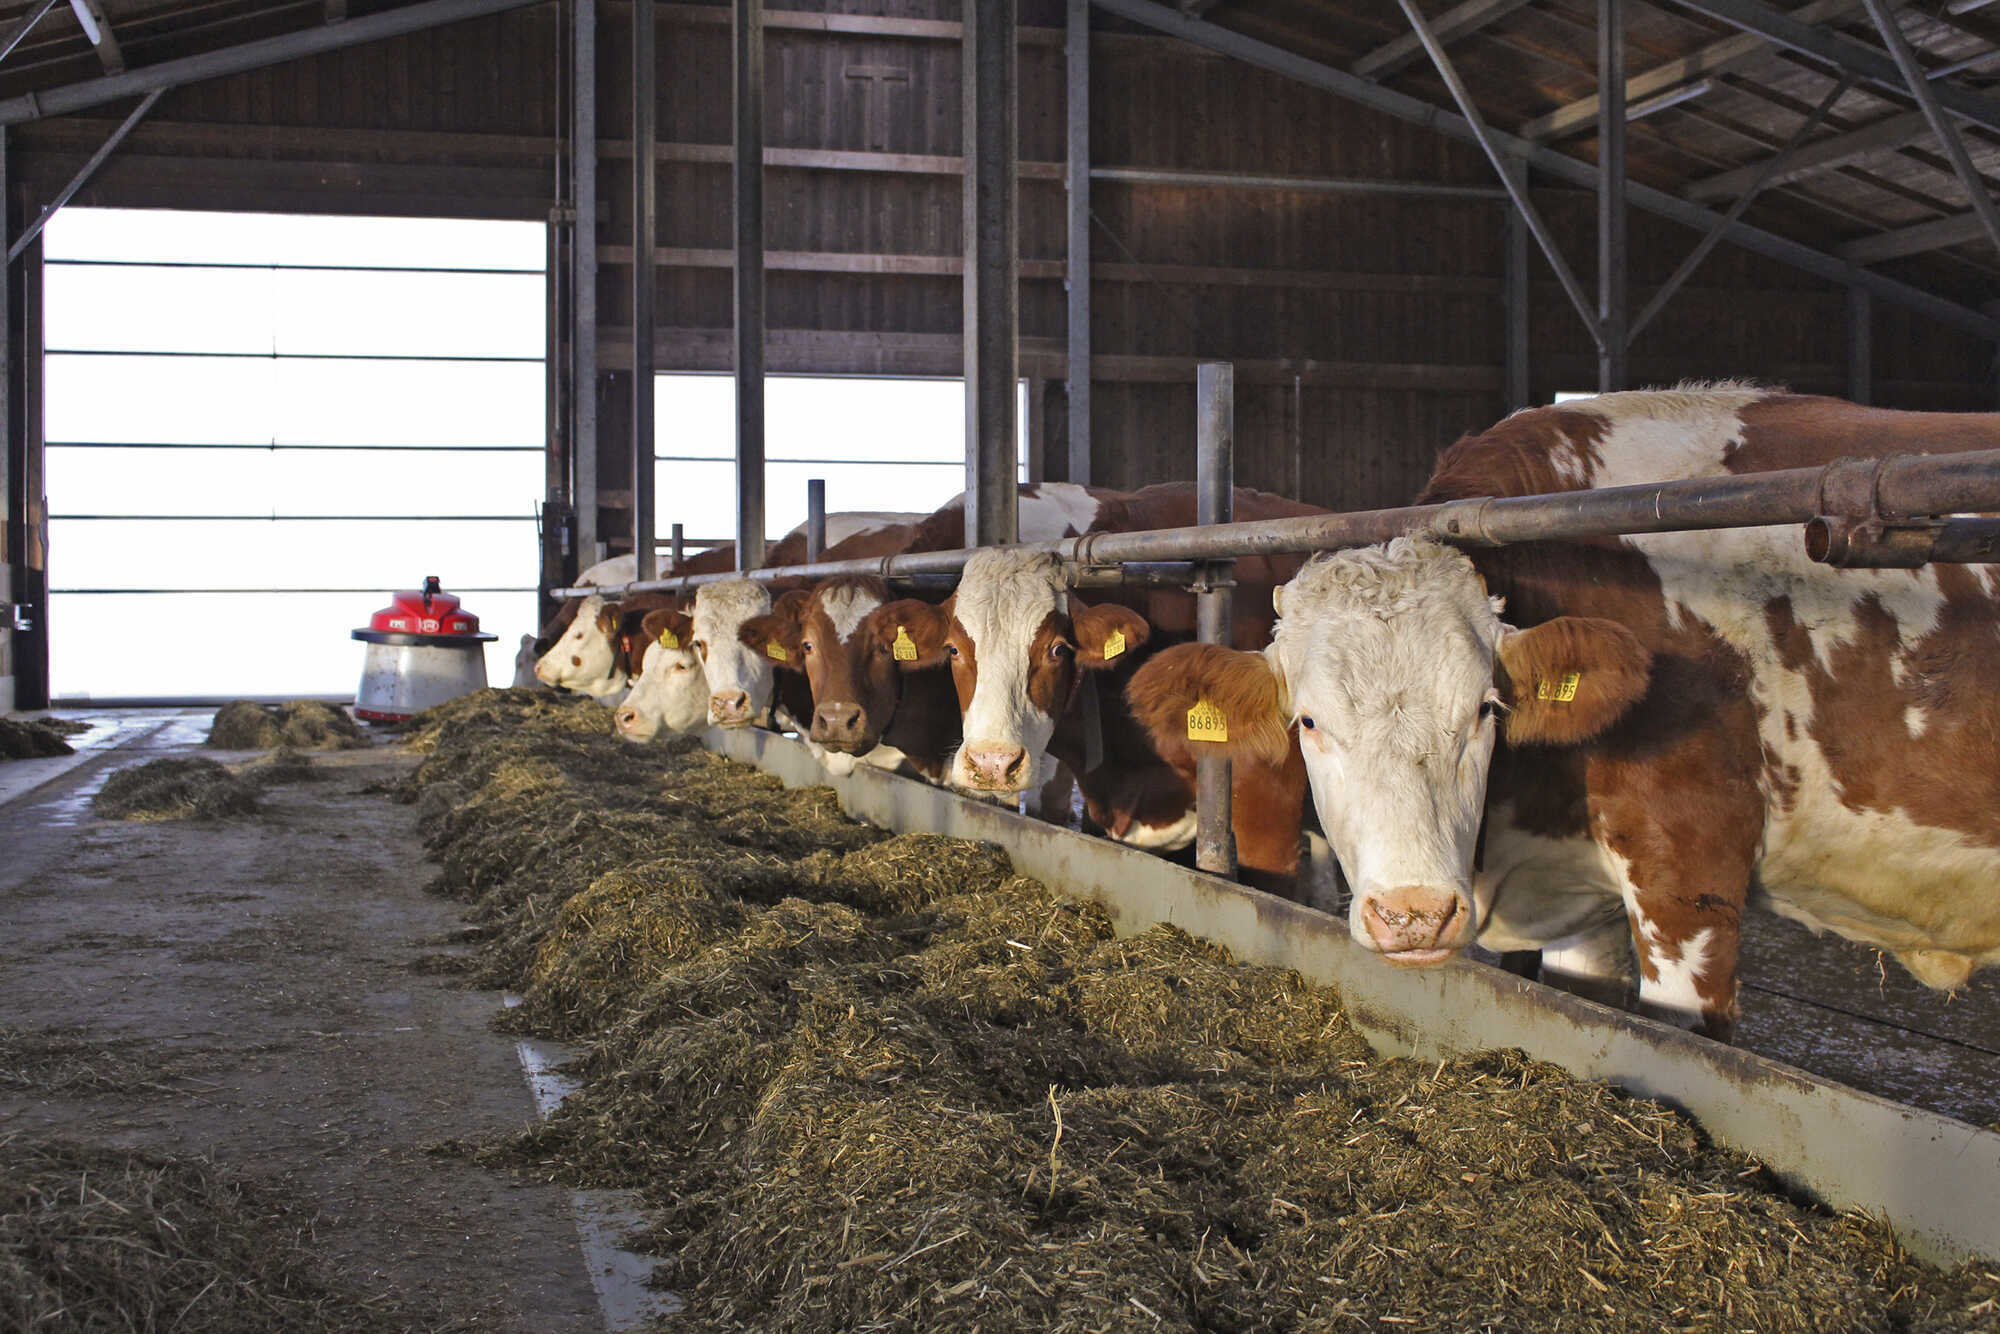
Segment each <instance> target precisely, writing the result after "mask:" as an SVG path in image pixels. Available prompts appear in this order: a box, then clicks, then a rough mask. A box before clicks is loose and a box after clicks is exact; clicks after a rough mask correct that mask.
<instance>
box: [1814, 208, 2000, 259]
mask: <svg viewBox="0 0 2000 1334" xmlns="http://www.w3.org/2000/svg"><path fill="white" fill-rule="evenodd" d="M1985 234H1986V233H1985V225H1984V224H1983V223H1981V222H1980V221H1979V218H1978V217H1977V216H1976V215H1974V214H1971V213H1957V214H1953V215H1952V216H1951V217H1949V218H1934V219H1932V220H1931V221H1930V222H1919V223H1913V224H1912V225H1910V226H1908V227H1898V228H1896V229H1895V230H1894V231H1888V232H1881V233H1879V234H1877V235H1875V236H1864V237H1862V238H1861V239H1860V240H1858V241H1850V242H1849V243H1848V244H1846V245H1844V246H1842V247H1841V248H1840V257H1841V258H1842V259H1845V260H1849V261H1851V262H1853V263H1855V264H1880V263H1882V262H1883V261H1884V260H1890V259H1902V258H1903V257H1905V256H1906V255H1921V254H1925V253H1927V252H1929V251H1932V250H1943V249H1945V248H1946V247H1948V246H1955V245H1964V244H1965V243H1966V242H1967V241H1977V240H1978V239H1979V238H1980V237H1981V236H1983V235H1985Z"/></svg>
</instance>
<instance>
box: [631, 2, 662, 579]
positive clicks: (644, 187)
mask: <svg viewBox="0 0 2000 1334" xmlns="http://www.w3.org/2000/svg"><path fill="white" fill-rule="evenodd" d="M655 22H656V19H655V17H654V4H653V0H632V173H633V174H632V553H633V555H634V556H635V557H637V559H638V562H639V577H640V578H641V579H651V578H652V577H653V576H654V575H655V574H656V573H657V572H658V569H659V565H658V561H659V556H658V553H657V552H655V551H654V550H653V522H654V516H653V494H654V493H653V473H654V463H653V455H654V453H655V452H657V446H656V445H655V444H654V441H653V267H654V255H653V247H654V246H655V245H657V244H658V243H659V231H658V227H657V222H658V207H659V198H658V182H659V163H658V161H657V160H656V158H655V146H656V143H657V139H658V134H657V128H656V115H657V112H658V109H659V108H658V96H659V94H658V93H657V92H656V91H655V89H654V86H653V85H654V79H655V76H656V74H657V71H658V68H659V62H658V59H657V57H656V56H655V54H654V42H655V38H656V37H657V35H658V30H657V29H656V28H655V26H654V24H655Z"/></svg>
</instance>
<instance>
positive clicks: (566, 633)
mask: <svg viewBox="0 0 2000 1334" xmlns="http://www.w3.org/2000/svg"><path fill="white" fill-rule="evenodd" d="M928 517H929V516H928V515H923V514H905V513H895V512H874V511H856V512H853V513H839V514H829V515H827V516H826V537H827V541H828V542H839V543H848V544H851V545H852V546H853V548H854V554H856V555H872V554H881V553H880V552H877V551H874V550H873V549H872V548H871V547H870V545H869V541H870V539H871V538H872V537H876V536H877V535H880V534H890V535H891V536H890V537H889V540H890V541H891V542H900V541H902V540H903V538H901V537H900V536H897V535H899V534H902V533H906V532H908V531H909V530H910V529H911V528H912V527H913V526H914V525H915V524H916V523H917V522H919V521H921V520H924V519H926V518H928ZM901 549H902V548H901V547H900V546H895V545H891V546H889V547H887V548H886V550H889V551H898V550H901ZM805 554H806V531H805V525H803V524H801V525H800V526H798V527H797V528H794V529H792V531H790V532H789V533H786V534H785V535H784V536H783V537H781V538H779V539H778V540H777V541H776V542H774V543H772V544H771V546H770V549H769V551H768V552H767V553H766V560H767V562H768V563H770V564H778V565H785V564H793V563H796V562H798V561H802V560H804V559H805ZM735 561H736V555H735V548H734V547H732V546H729V545H724V546H719V547H710V548H708V549H707V550H705V551H698V552H696V553H695V554H694V555H692V556H689V557H688V558H687V559H686V560H684V561H682V562H681V563H680V564H679V565H670V566H669V568H668V569H667V570H665V571H664V572H662V574H661V576H660V577H661V578H663V579H671V578H677V577H679V576H680V575H683V574H722V573H726V572H727V571H728V570H730V569H731V568H733V567H734V565H735ZM638 577H639V574H638V562H637V561H636V560H635V559H633V558H632V557H631V556H613V557H612V558H611V559H609V560H604V561H599V562H598V563H597V564H595V565H593V566H591V567H590V568H589V569H587V570H585V571H584V572H583V573H582V574H580V575H578V576H577V583H578V584H579V585H584V584H591V585H600V586H609V585H616V584H628V583H631V582H632V581H633V580H635V579H637V578H638ZM610 605H611V603H610V600H609V599H607V598H604V597H602V596H599V595H597V594H592V595H590V596H588V597H583V598H570V599H567V600H566V601H565V602H564V603H563V605H562V607H561V608H560V609H558V610H557V612H556V614H555V616H554V617H553V618H552V619H551V620H550V621H549V624H548V625H547V626H546V627H544V629H543V630H542V639H541V641H538V642H542V643H544V645H545V648H544V651H543V654H542V657H541V659H540V661H538V662H537V663H536V664H535V677H536V678H537V679H538V680H540V681H541V682H542V683H543V684H544V685H549V686H554V687H556V688H558V689H563V690H573V691H576V692H577V693H579V694H584V695H589V696H591V697H592V698H594V699H599V700H604V701H607V702H615V701H616V700H617V699H618V698H619V697H620V696H621V695H623V694H624V692H625V691H626V690H627V689H628V688H629V687H630V686H631V685H632V683H633V682H634V681H635V680H636V679H637V677H638V676H639V674H640V671H641V669H642V667H643V663H642V662H639V661H634V662H632V663H629V664H622V665H621V663H620V660H619V653H618V645H617V644H616V642H615V640H614V634H613V631H612V629H611V626H612V624H613V621H612V620H611V619H608V618H606V617H605V615H604V613H605V610H606V608H607V607H609V606H610ZM517 675H518V673H517Z"/></svg>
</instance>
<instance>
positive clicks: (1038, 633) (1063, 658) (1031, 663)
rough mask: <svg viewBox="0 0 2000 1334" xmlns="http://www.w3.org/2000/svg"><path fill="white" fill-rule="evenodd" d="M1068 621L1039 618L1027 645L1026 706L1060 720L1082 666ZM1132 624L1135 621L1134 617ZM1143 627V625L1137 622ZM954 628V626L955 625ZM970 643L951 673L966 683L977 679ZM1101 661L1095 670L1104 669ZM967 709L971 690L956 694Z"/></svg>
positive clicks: (1080, 652) (1056, 616) (1059, 617)
mask: <svg viewBox="0 0 2000 1334" xmlns="http://www.w3.org/2000/svg"><path fill="white" fill-rule="evenodd" d="M1117 610H1119V611H1121V612H1124V614H1125V615H1127V616H1133V613H1131V612H1129V611H1125V609H1124V608H1123V607H1120V608H1118V609H1117ZM1066 620H1067V618H1066V617H1064V616H1062V615H1061V614H1060V613H1058V612H1053V611H1052V612H1050V613H1049V614H1048V615H1046V616H1044V617H1042V623H1041V624H1040V625H1038V626H1036V627H1035V635H1034V638H1032V639H1030V640H1029V641H1028V702H1029V703H1031V704H1033V705H1034V706H1035V707H1036V708H1037V709H1040V710H1041V711H1042V712H1043V713H1045V714H1047V715H1048V716H1049V717H1051V718H1060V717H1062V715H1063V712H1064V710H1066V709H1068V708H1069V702H1070V700H1071V699H1073V698H1074V697H1075V695H1076V684H1077V680H1078V670H1079V668H1080V666H1081V665H1082V663H1083V659H1084V653H1083V650H1082V649H1080V648H1078V647H1077V644H1076V640H1075V638H1074V629H1075V627H1074V626H1072V625H1069V624H1066V623H1065V622H1066ZM1134 620H1137V618H1136V616H1135V617H1134ZM1138 623H1139V624H1140V625H1142V626H1143V625H1144V624H1145V622H1143V621H1140V622H1138ZM954 624H956V623H954ZM971 648H972V641H971V640H969V639H968V640H966V641H965V649H966V651H965V653H964V654H963V656H962V657H961V658H960V659H959V661H957V662H954V663H953V664H952V666H953V669H954V671H958V670H960V669H961V668H962V670H963V676H964V678H966V679H976V678H977V675H978V665H977V663H976V662H974V660H973V655H972V652H971ZM1103 665H1104V664H1103V662H1102V660H1101V659H1100V661H1099V662H1098V666H1100V667H1101V666H1103ZM959 694H960V696H961V697H962V698H963V699H964V700H965V702H966V705H967V707H970V706H971V703H972V692H971V690H970V688H969V687H968V688H962V689H961V690H960V692H959Z"/></svg>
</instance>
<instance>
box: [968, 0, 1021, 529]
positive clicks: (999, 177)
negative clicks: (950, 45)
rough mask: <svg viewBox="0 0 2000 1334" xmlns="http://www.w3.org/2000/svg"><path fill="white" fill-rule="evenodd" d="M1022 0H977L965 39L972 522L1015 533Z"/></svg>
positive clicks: (976, 526)
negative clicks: (1018, 108) (1018, 102)
mask: <svg viewBox="0 0 2000 1334" xmlns="http://www.w3.org/2000/svg"><path fill="white" fill-rule="evenodd" d="M1015 12H1016V0H971V3H970V4H969V5H968V6H967V9H966V14H965V21H964V38H963V42H962V50H963V53H964V54H963V61H964V63H963V66H962V70H963V72H962V74H961V75H960V82H961V83H962V84H963V87H964V99H963V109H964V116H965V131H964V132H965V186H964V190H965V493H966V494H965V529H966V539H965V540H966V542H967V543H968V544H969V545H971V546H994V545H997V544H1000V543H1006V542H1012V541H1014V540H1015V538H1016V537H1017V536H1018V535H1019V532H1020V528H1019V526H1018V522H1017V518H1016V502H1017V500H1018V498H1019V496H1018V492H1017V491H1016V489H1015V488H1016V482H1017V466H1016V465H1017V463H1018V459H1017V454H1018V452H1019V443H1018V439H1017V425H1016V416H1017V411H1018V403H1019V395H1020V385H1019V379H1020V377H1019V373H1018V371H1017V368H1016V367H1017V361H1018V356H1019V348H1018V346H1017V344H1016V331H1017V327H1018V307H1019V286H1020V284H1019V275H1020V259H1019V254H1020V247H1019V241H1018V236H1019V231H1020V220H1019V212H1018V201H1017V197H1016V189H1015V186H1016V182H1015V168H1016V156H1017V147H1018V145H1017V139H1016V134H1015V122H1016V119H1017V113H1016V101H1015V99H1016V85H1017V82H1018V81H1017V78H1016V73H1015V71H1016V67H1017V65H1018V55H1017V52H1016V50H1015V39H1016V26H1017V25H1016V22H1015Z"/></svg>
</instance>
